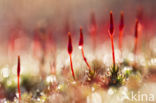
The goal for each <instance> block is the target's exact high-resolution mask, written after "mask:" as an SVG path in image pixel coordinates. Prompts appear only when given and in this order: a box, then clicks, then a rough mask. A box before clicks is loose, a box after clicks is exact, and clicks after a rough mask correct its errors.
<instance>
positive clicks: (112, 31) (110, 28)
mask: <svg viewBox="0 0 156 103" xmlns="http://www.w3.org/2000/svg"><path fill="white" fill-rule="evenodd" d="M113 33H114V23H113V15H112V11H111V12H110V27H109V36H110V38H111V43H112V57H113V65H114V66H115V53H114V42H113Z"/></svg>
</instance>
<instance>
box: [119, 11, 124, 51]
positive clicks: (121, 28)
mask: <svg viewBox="0 0 156 103" xmlns="http://www.w3.org/2000/svg"><path fill="white" fill-rule="evenodd" d="M123 28H124V14H123V12H121V13H120V24H119V49H120V51H121V49H122V34H123Z"/></svg>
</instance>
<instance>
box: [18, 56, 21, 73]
mask: <svg viewBox="0 0 156 103" xmlns="http://www.w3.org/2000/svg"><path fill="white" fill-rule="evenodd" d="M20 65H21V64H20V56H18V64H17V76H20V71H21V70H20V69H21V67H20Z"/></svg>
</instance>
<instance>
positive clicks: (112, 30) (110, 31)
mask: <svg viewBox="0 0 156 103" xmlns="http://www.w3.org/2000/svg"><path fill="white" fill-rule="evenodd" d="M109 33H110V34H111V35H113V33H114V23H113V14H112V11H110V27H109Z"/></svg>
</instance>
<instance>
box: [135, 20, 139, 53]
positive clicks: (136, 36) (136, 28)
mask: <svg viewBox="0 0 156 103" xmlns="http://www.w3.org/2000/svg"><path fill="white" fill-rule="evenodd" d="M138 26H139V21H138V19H137V20H136V22H135V35H134V36H135V41H134V54H136V53H137V46H138Z"/></svg>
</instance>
